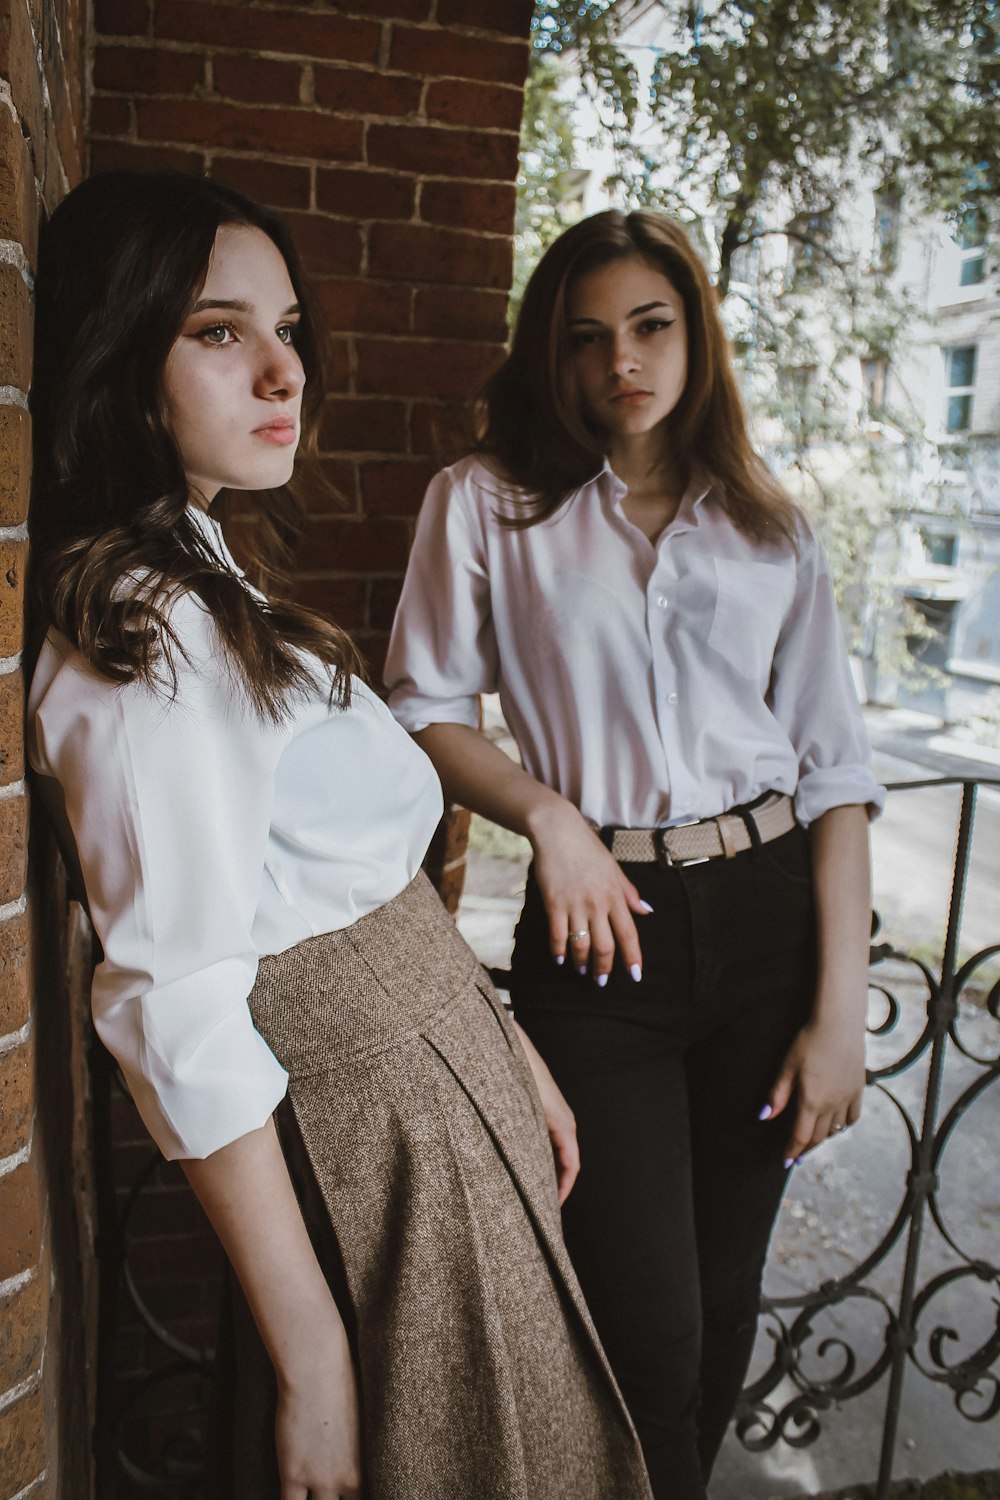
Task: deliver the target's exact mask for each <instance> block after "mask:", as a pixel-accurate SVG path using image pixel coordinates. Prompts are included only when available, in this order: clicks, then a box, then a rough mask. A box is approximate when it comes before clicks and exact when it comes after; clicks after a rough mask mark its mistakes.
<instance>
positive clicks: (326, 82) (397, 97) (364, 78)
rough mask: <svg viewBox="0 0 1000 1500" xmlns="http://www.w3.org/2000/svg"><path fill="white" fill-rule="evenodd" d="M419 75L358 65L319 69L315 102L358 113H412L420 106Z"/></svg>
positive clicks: (420, 84)
mask: <svg viewBox="0 0 1000 1500" xmlns="http://www.w3.org/2000/svg"><path fill="white" fill-rule="evenodd" d="M422 87H423V85H422V83H421V81H420V79H419V78H401V77H399V76H398V75H397V74H391V73H390V74H386V73H375V72H371V73H367V72H362V71H361V70H360V69H358V68H317V69H316V103H317V104H319V105H320V106H321V107H322V108H323V109H334V110H340V111H346V112H348V113H351V114H358V115H412V114H416V112H417V110H418V109H419V107H420V94H421V90H422Z"/></svg>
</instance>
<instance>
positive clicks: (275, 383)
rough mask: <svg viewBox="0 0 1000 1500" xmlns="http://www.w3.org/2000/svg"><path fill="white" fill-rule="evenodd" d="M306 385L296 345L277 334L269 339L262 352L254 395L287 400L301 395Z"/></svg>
mask: <svg viewBox="0 0 1000 1500" xmlns="http://www.w3.org/2000/svg"><path fill="white" fill-rule="evenodd" d="M305 383H306V376H305V371H304V370H303V368H302V361H301V359H300V358H299V353H298V350H297V349H296V348H295V347H294V345H292V344H286V343H284V342H283V341H282V340H281V339H279V338H278V336H277V334H275V335H274V337H273V338H270V339H268V340H267V343H266V344H265V346H264V348H263V349H262V350H261V358H260V364H259V367H258V370H257V377H256V379H255V381H254V395H256V396H262V397H264V398H272V397H275V398H278V399H279V400H280V399H284V400H287V399H288V398H289V397H292V396H297V395H299V394H300V392H301V391H302V387H303V386H304V385H305Z"/></svg>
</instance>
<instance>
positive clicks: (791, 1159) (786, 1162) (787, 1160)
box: [783, 1156, 798, 1172]
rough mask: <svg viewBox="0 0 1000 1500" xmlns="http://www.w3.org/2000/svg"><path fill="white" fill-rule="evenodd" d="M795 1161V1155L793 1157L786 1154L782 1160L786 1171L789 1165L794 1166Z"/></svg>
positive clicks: (796, 1159) (796, 1160)
mask: <svg viewBox="0 0 1000 1500" xmlns="http://www.w3.org/2000/svg"><path fill="white" fill-rule="evenodd" d="M797 1162H798V1158H797V1157H795V1156H786V1157H785V1160H784V1163H783V1166H784V1168H785V1171H786V1172H787V1171H788V1168H789V1167H794V1166H796V1165H797Z"/></svg>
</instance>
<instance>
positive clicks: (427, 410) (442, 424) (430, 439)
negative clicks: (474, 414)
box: [410, 401, 473, 466]
mask: <svg viewBox="0 0 1000 1500" xmlns="http://www.w3.org/2000/svg"><path fill="white" fill-rule="evenodd" d="M472 442H473V432H472V420H471V413H470V410H469V404H468V402H467V401H463V402H461V403H446V402H442V401H417V402H414V405H413V409H412V411H411V413H410V452H411V453H427V454H430V456H431V457H432V458H433V459H434V461H435V463H436V464H437V465H438V466H440V465H442V464H447V463H453V462H454V461H455V460H456V459H457V458H460V457H461V455H462V454H464V453H468V451H469V449H470V448H471V447H472Z"/></svg>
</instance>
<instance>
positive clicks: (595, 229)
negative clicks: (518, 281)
mask: <svg viewBox="0 0 1000 1500" xmlns="http://www.w3.org/2000/svg"><path fill="white" fill-rule="evenodd" d="M636 257H639V258H641V259H642V260H644V261H646V262H648V263H649V264H650V265H652V266H655V268H656V269H657V270H659V271H662V273H663V274H664V275H665V276H667V277H668V278H669V279H670V281H671V282H672V283H673V285H674V286H675V287H676V288H677V290H678V292H679V293H680V295H681V297H682V298H683V300H684V310H685V313H686V318H687V340H688V349H687V357H688V369H687V381H686V383H685V386H684V391H683V394H682V395H681V398H680V401H679V402H678V404H677V406H676V407H675V408H674V410H673V411H672V412H671V413H670V415H669V416H668V417H667V418H665V419H664V420H665V427H666V430H665V433H664V436H665V439H666V443H667V446H668V448H669V451H670V456H671V458H672V460H673V462H674V464H675V465H676V468H677V472H678V476H679V477H680V479H681V481H682V483H684V484H687V483H688V482H689V480H690V478H691V476H692V474H693V473H695V472H700V473H704V474H705V475H706V476H708V477H710V478H711V479H712V480H713V481H714V482H715V484H716V493H717V495H718V498H719V500H720V502H721V503H722V505H723V506H724V507H725V509H726V511H727V513H728V514H729V516H730V518H731V519H732V521H733V524H734V525H735V526H737V527H738V528H739V530H740V531H742V532H744V533H745V534H746V535H747V536H749V537H752V538H753V539H754V540H755V541H760V542H767V541H780V540H786V541H788V542H791V543H792V545H794V542H795V536H796V531H797V522H796V509H795V506H794V505H793V503H792V501H791V499H790V498H789V497H788V495H786V494H785V492H784V490H783V489H782V488H781V486H780V485H779V484H778V482H777V480H775V478H774V477H773V475H772V474H771V473H770V471H769V470H768V468H767V466H766V465H765V464H764V462H763V460H762V459H761V458H760V457H759V456H758V455H757V454H756V453H755V452H754V449H753V447H752V445H751V442H750V437H749V434H748V432H747V421H746V414H745V412H744V409H743V402H742V400H741V399H740V393H739V389H738V388H737V385H736V378H735V375H734V373H733V368H732V363H731V361H730V357H729V347H728V343H727V340H726V335H725V331H724V329H723V327H722V321H721V319H720V317H719V306H718V298H717V296H716V292H715V289H714V287H713V286H712V284H711V282H710V281H709V279H708V275H707V273H706V271H705V268H704V266H703V264H702V262H701V259H700V257H699V256H698V254H697V253H696V252H695V250H694V247H693V246H692V244H691V242H690V240H689V239H688V237H687V235H686V234H685V233H684V230H683V229H682V228H681V226H680V225H679V224H677V223H675V222H674V221H673V220H672V219H667V218H664V217H663V216H662V215H660V214H654V213H648V212H636V213H630V214H625V213H621V212H620V211H619V210H617V209H609V210H608V211H607V212H605V213H599V214H594V215H593V216H592V217H591V218H589V219H583V220H581V221H580V223H579V224H574V225H573V226H572V228H570V229H567V230H566V232H565V233H564V234H562V235H560V237H559V238H558V239H557V240H556V241H555V242H554V243H553V244H552V245H550V246H549V248H548V250H547V251H546V252H545V254H544V255H543V256H542V259H541V260H540V261H539V263H538V266H537V267H536V269H535V271H534V273H533V274H532V276H531V279H530V281H529V282H528V285H527V288H526V290H525V294H524V301H523V303H522V305H521V311H520V315H519V317H518V320H517V327H516V329H515V332H514V338H513V343H512V345H511V350H510V354H509V355H508V356H507V359H506V360H505V361H504V363H503V364H502V365H501V366H500V368H499V369H498V370H497V372H496V373H495V374H494V375H493V376H492V377H491V378H490V380H489V381H488V382H487V384H486V386H485V388H484V391H483V396H482V400H481V405H480V421H479V431H480V437H479V440H478V442H477V444H476V451H477V452H479V453H480V454H481V455H482V456H483V457H484V459H485V460H486V461H487V463H488V464H489V465H490V466H491V467H492V468H494V469H495V470H496V472H497V474H498V475H499V476H500V477H501V478H502V480H503V481H505V482H506V483H510V484H512V485H514V486H515V487H516V488H517V489H518V490H519V491H520V492H521V495H522V497H523V498H522V499H521V507H522V513H521V514H520V515H519V516H517V517H516V518H515V519H514V520H513V521H508V524H510V525H513V526H519V527H526V526H533V525H536V524H537V523H538V522H539V521H543V520H545V519H546V518H547V517H549V516H551V515H553V514H554V513H555V511H557V510H558V509H559V507H560V506H561V505H562V504H563V503H564V501H565V500H566V499H568V497H569V496H570V495H571V494H573V493H574V491H576V490H578V489H579V488H580V486H581V485H582V484H585V483H586V482H587V480H589V479H592V478H593V477H594V475H595V474H596V473H598V472H599V471H600V469H601V466H602V464H603V462H604V456H605V452H606V441H607V439H606V434H605V433H603V432H601V431H599V430H597V429H596V428H595V427H594V426H593V425H592V424H590V423H589V422H588V421H587V419H586V417H585V415H584V413H583V412H582V411H580V410H579V408H578V406H576V405H575V404H574V403H573V401H572V399H571V398H570V397H569V396H568V395H567V394H566V383H565V381H564V379H563V372H564V370H565V368H566V364H567V361H568V360H569V358H570V353H571V349H570V342H569V333H568V329H567V326H566V301H567V294H568V291H569V288H570V286H571V285H572V283H573V282H574V281H575V280H576V279H577V278H578V277H580V276H583V275H585V274H586V273H587V272H588V271H594V270H596V269H598V268H599V267H602V266H606V265H610V264H612V263H614V262H615V261H619V260H628V259H634V258H636Z"/></svg>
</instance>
